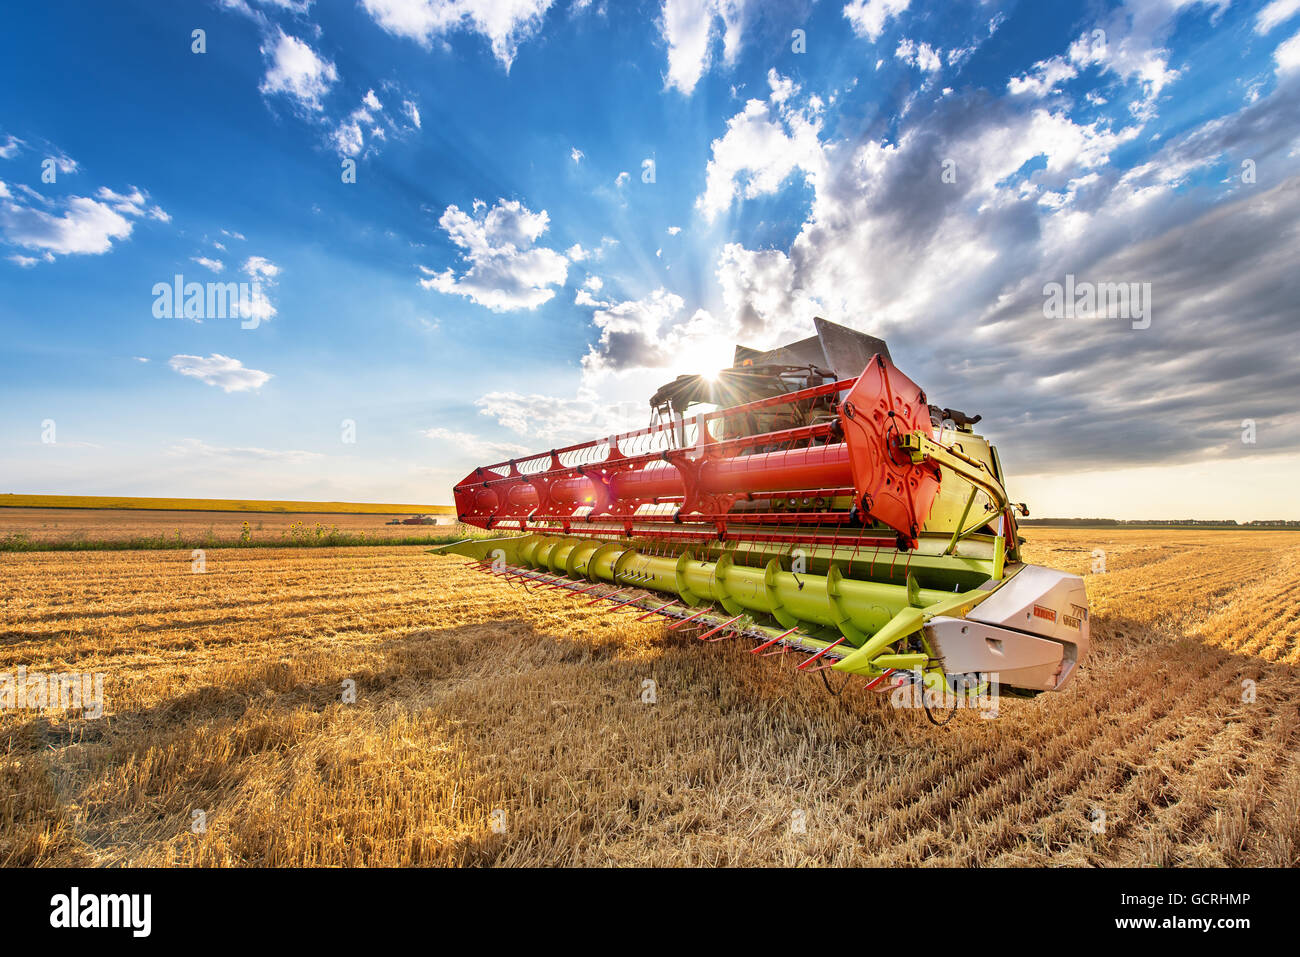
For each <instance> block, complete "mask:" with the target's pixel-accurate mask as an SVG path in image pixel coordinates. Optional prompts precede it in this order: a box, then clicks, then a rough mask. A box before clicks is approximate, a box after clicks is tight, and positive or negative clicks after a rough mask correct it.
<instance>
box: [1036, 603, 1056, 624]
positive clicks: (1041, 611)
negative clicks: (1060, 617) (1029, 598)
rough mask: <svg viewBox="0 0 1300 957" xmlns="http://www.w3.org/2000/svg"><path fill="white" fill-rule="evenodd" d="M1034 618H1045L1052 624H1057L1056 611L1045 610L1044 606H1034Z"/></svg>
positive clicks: (1051, 609) (1052, 609)
mask: <svg viewBox="0 0 1300 957" xmlns="http://www.w3.org/2000/svg"><path fill="white" fill-rule="evenodd" d="M1034 617H1035V618H1045V619H1047V620H1048V621H1050V622H1052V623H1053V624H1055V623H1056V609H1054V608H1045V607H1043V606H1042V605H1035V606H1034Z"/></svg>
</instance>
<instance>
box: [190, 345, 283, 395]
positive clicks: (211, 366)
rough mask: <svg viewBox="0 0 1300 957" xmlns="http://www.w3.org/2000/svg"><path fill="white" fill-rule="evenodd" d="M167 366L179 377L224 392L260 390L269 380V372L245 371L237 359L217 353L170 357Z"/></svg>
mask: <svg viewBox="0 0 1300 957" xmlns="http://www.w3.org/2000/svg"><path fill="white" fill-rule="evenodd" d="M168 364H169V365H170V366H171V367H172V368H173V369H175V370H176V371H177V372H179V373H180V374H181V375H187V376H192V377H194V378H195V379H198V380H199V381H200V382H203V383H206V384H207V385H213V386H217V387H219V388H220V389H222V390H224V391H225V392H246V391H249V390H257V389H260V388H261V387H262V386H263V385H265V384H266V382H267V381H268V380H270V379H271V374H270V373H269V372H262V371H260V370H258V369H247V368H245V367H244V364H243V363H242V362H240V361H239V360H238V359H232V358H231V357H230V356H223V355H222V354H221V353H219V352H214V353H212V355H210V356H208V357H206V358H204V357H203V356H188V355H178V356H172V357H171V359H170V360H169V361H168Z"/></svg>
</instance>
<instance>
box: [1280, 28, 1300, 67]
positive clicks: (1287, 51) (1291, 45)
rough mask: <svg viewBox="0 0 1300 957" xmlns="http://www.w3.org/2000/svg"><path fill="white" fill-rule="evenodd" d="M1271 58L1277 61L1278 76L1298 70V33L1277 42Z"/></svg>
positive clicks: (1299, 34)
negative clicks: (1288, 38)
mask: <svg viewBox="0 0 1300 957" xmlns="http://www.w3.org/2000/svg"><path fill="white" fill-rule="evenodd" d="M1273 59H1274V60H1276V61H1277V72H1278V75H1279V76H1281V75H1283V74H1287V73H1295V72H1297V71H1300V33H1297V34H1296V35H1295V36H1293V37H1292V38H1291V39H1290V40H1287V41H1285V42H1283V43H1280V44H1278V48H1277V49H1276V50H1274V51H1273Z"/></svg>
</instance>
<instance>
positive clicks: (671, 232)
mask: <svg viewBox="0 0 1300 957" xmlns="http://www.w3.org/2000/svg"><path fill="white" fill-rule="evenodd" d="M681 231H682V227H680V226H669V227H668V235H669V236H676V235H677V234H678V233H680V232H681Z"/></svg>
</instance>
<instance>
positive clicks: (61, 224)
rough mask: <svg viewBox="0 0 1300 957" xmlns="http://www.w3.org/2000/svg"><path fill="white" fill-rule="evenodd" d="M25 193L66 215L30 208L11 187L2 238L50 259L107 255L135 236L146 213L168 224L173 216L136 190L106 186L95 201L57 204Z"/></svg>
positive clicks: (0, 217) (0, 220)
mask: <svg viewBox="0 0 1300 957" xmlns="http://www.w3.org/2000/svg"><path fill="white" fill-rule="evenodd" d="M24 194H25V195H29V197H30V198H31V199H32V201H34V202H35V201H39V202H40V203H42V204H43V205H46V206H51V207H55V208H56V209H59V210H61V212H47V211H46V210H44V209H37V208H35V207H33V206H29V205H25V204H24V203H23V202H22V201H19V200H17V199H16V198H15V197H14V196H13V195H12V194H11V193H10V192H9V191H8V190H7V189H6V190H5V193H4V199H5V200H6V201H5V202H0V234H2V235H3V237H4V240H5V241H6V242H8V243H11V244H12V245H15V246H22V247H24V248H26V249H32V250H38V251H39V252H41V253H42V255H43V257H44V258H45V259H46V260H47V261H49V260H52V259H53V258H54V257H55V256H69V255H100V254H102V253H106V252H108V251H109V249H111V248H112V246H113V241H114V240H120V239H126V238H127V237H128V236H130V235H131V230H132V229H133V228H134V226H135V223H134V220H136V219H139V218H140V217H142V216H145V215H148V216H149V217H150V218H153V219H162V220H163V221H164V222H166V221H167V220H170V218H171V217H170V216H168V215H167V214H166V213H164V212H163V211H162V210H161V209H159V208H158V207H157V206H154V207H152V208H151V209H147V208H146V203H147V202H148V197H147V195H146V194H145V193H144V192H143V191H142V190H140V189H137V188H135V187H130V188H129V192H127V193H118V192H115V191H114V190H111V189H109V188H108V187H102V188H101V189H99V191H98V192H96V194H95V198H94V199H91V198H90V197H87V196H69V197H67V198H66V199H64V200H61V201H57V202H56V201H53V200H50V199H49V198H48V197H45V196H41V195H40V194H35V193H33V192H32V191H30V190H26V189H24ZM23 265H26V263H23Z"/></svg>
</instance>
